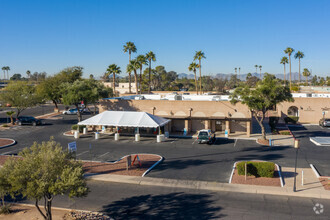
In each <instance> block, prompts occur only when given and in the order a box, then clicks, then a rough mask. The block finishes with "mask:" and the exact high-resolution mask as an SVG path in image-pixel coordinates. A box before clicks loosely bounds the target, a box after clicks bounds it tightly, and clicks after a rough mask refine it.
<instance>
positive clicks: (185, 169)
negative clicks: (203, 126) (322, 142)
mask: <svg viewBox="0 0 330 220" xmlns="http://www.w3.org/2000/svg"><path fill="white" fill-rule="evenodd" d="M88 117H90V115H84V116H83V118H88ZM43 122H44V125H42V126H36V127H33V126H21V127H19V126H18V127H15V128H14V129H10V130H6V131H2V132H1V133H0V137H7V138H13V139H15V140H16V141H17V144H16V145H14V146H12V147H8V148H3V149H0V153H1V154H7V155H10V154H17V153H18V152H19V151H20V150H22V149H23V148H24V147H30V146H31V145H32V144H33V142H34V141H38V142H40V141H47V140H49V138H50V136H54V137H55V140H56V141H58V142H60V143H61V144H62V146H64V147H65V148H66V147H67V144H68V143H69V142H72V141H77V158H78V159H83V160H95V161H116V160H118V159H119V158H121V157H123V156H125V155H128V154H137V153H153V154H158V155H161V156H163V157H164V159H165V160H164V161H163V162H162V163H160V164H159V165H158V166H156V167H155V168H154V169H153V170H152V171H151V172H150V173H149V174H148V175H147V176H150V177H160V178H169V179H181V180H185V179H187V180H203V181H216V182H224V183H225V182H228V181H229V178H230V173H231V169H232V166H233V164H234V162H236V161H239V160H266V161H273V162H275V163H277V164H279V165H280V166H284V167H294V161H295V150H294V149H293V148H292V147H291V146H279V147H264V146H261V145H259V144H257V143H256V142H255V141H253V140H232V139H224V138H217V140H216V142H215V144H212V145H208V144H198V143H197V142H196V140H195V139H169V140H167V141H166V142H163V143H156V138H155V137H154V138H145V137H142V139H141V142H138V143H137V142H135V141H134V137H123V136H122V137H121V140H120V141H118V142H117V141H114V137H113V136H109V135H101V139H99V140H95V138H94V136H93V134H91V135H89V136H85V137H84V136H83V137H81V138H80V139H78V140H75V139H74V138H73V137H67V136H64V135H63V133H64V132H65V131H69V130H71V126H72V125H73V124H76V123H77V116H76V115H59V116H57V117H55V119H54V120H43ZM90 146H91V150H90ZM312 155H314V156H315V154H312ZM305 157H307V158H308V157H309V154H299V157H298V167H301V168H306V167H309V161H308V160H306V158H305ZM320 157H325V155H324V152H322V154H321V155H320ZM322 163H325V164H328V163H329V162H327V161H326V160H324V161H322Z"/></svg>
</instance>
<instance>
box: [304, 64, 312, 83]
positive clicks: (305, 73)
mask: <svg viewBox="0 0 330 220" xmlns="http://www.w3.org/2000/svg"><path fill="white" fill-rule="evenodd" d="M302 74H303V76H304V77H306V86H308V77H309V76H310V75H311V72H309V70H308V69H307V68H305V69H304V71H303V73H302Z"/></svg>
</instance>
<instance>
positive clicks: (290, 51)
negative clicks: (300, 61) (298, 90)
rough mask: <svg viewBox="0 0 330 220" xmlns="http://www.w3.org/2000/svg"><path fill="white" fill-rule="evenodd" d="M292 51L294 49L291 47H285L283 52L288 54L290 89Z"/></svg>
mask: <svg viewBox="0 0 330 220" xmlns="http://www.w3.org/2000/svg"><path fill="white" fill-rule="evenodd" d="M293 52H294V49H293V48H291V47H287V48H286V49H285V50H284V53H286V54H288V56H289V63H290V90H291V54H292V53H293Z"/></svg>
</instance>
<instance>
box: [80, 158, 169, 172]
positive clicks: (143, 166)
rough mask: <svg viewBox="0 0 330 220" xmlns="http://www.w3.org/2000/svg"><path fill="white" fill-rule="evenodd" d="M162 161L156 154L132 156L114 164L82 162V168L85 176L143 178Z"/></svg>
mask: <svg viewBox="0 0 330 220" xmlns="http://www.w3.org/2000/svg"><path fill="white" fill-rule="evenodd" d="M162 160H163V157H161V156H159V155H156V154H132V155H126V156H124V157H122V158H120V159H119V160H118V161H115V162H99V161H83V168H84V172H85V173H86V174H87V176H89V175H93V174H115V175H126V176H141V177H143V176H145V175H146V174H147V173H148V172H150V170H151V169H152V168H154V167H155V166H156V165H157V164H158V163H160V162H161V161H162Z"/></svg>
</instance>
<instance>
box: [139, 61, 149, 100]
mask: <svg viewBox="0 0 330 220" xmlns="http://www.w3.org/2000/svg"><path fill="white" fill-rule="evenodd" d="M136 60H137V61H138V62H139V63H140V80H139V81H140V84H139V87H140V94H142V87H141V86H142V68H143V65H147V63H148V61H147V58H146V57H145V56H144V55H139V56H137V58H136Z"/></svg>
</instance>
